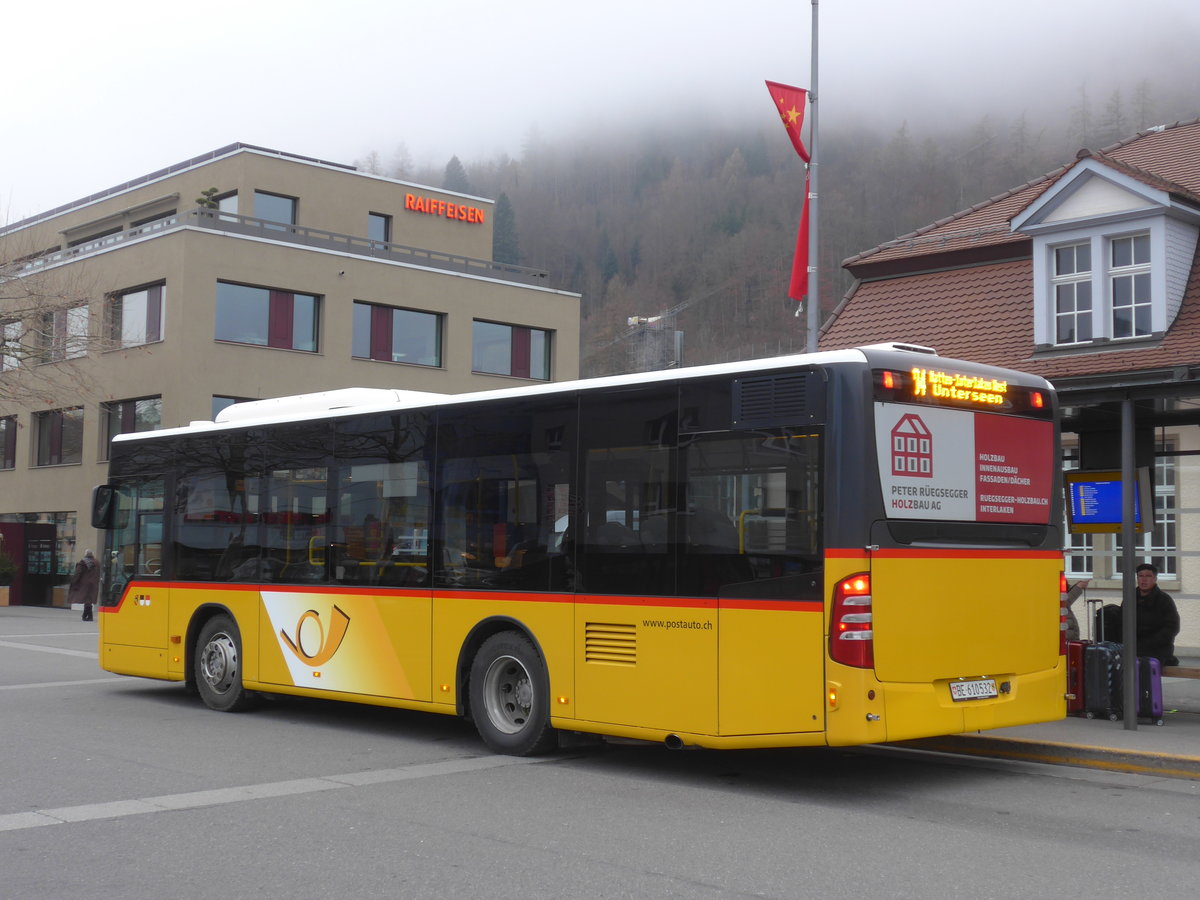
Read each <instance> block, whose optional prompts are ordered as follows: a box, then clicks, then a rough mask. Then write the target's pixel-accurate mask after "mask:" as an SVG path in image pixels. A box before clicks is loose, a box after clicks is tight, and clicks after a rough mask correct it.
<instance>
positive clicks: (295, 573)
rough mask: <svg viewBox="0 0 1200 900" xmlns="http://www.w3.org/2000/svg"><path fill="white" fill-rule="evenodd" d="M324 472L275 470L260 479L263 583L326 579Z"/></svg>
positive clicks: (320, 468) (316, 468) (320, 469)
mask: <svg viewBox="0 0 1200 900" xmlns="http://www.w3.org/2000/svg"><path fill="white" fill-rule="evenodd" d="M328 472H329V470H328V469H326V468H325V467H324V466H311V467H306V468H300V469H276V470H274V471H271V472H268V473H267V476H266V478H264V479H263V484H264V486H265V491H264V493H263V499H262V504H263V511H262V520H263V557H262V566H261V573H260V575H261V578H262V580H263V581H278V582H313V581H324V580H325V544H326V538H325V532H326V530H327V528H328V526H329V509H328V506H327V503H326V493H327V478H328ZM375 540H376V543H378V542H379V533H378V529H376V534H375Z"/></svg>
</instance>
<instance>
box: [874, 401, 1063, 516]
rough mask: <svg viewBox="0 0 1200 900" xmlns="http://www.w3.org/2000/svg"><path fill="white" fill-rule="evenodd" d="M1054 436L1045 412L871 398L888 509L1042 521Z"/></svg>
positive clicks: (1051, 474)
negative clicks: (1038, 416) (1028, 414)
mask: <svg viewBox="0 0 1200 900" xmlns="http://www.w3.org/2000/svg"><path fill="white" fill-rule="evenodd" d="M1053 440H1054V426H1053V423H1051V422H1048V421H1044V420H1034V419H1021V418H1016V417H1013V416H1002V415H993V414H988V413H979V412H972V411H970V410H957V409H936V408H928V407H921V408H917V407H913V406H909V405H903V404H896V403H876V404H875V441H876V449H877V451H878V456H879V481H880V483H881V484H882V486H883V504H884V508H885V509H886V511H887V517H888V518H889V519H946V520H954V521H976V522H1014V523H1023V524H1037V525H1045V524H1048V523H1049V521H1050V511H1051V509H1052V508H1053V507H1052V502H1051V501H1052V497H1053V490H1054V460H1055V454H1054V453H1053V452H1052V450H1053V446H1052V442H1053Z"/></svg>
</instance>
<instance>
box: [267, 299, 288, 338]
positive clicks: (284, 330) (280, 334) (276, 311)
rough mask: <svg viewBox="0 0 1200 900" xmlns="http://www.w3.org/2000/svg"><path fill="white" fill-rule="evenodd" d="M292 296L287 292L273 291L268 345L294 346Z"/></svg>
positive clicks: (268, 322)
mask: <svg viewBox="0 0 1200 900" xmlns="http://www.w3.org/2000/svg"><path fill="white" fill-rule="evenodd" d="M292 306H293V298H292V295H291V294H289V293H287V292H286V291H271V307H270V312H269V313H268V314H267V315H268V321H267V345H268V346H270V347H284V348H286V349H290V348H291V346H292Z"/></svg>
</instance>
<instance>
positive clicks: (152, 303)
mask: <svg viewBox="0 0 1200 900" xmlns="http://www.w3.org/2000/svg"><path fill="white" fill-rule="evenodd" d="M146 340H147V341H159V340H162V285H161V284H159V285H155V286H154V287H152V288H150V289H149V290H148V291H146Z"/></svg>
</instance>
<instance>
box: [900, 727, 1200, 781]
mask: <svg viewBox="0 0 1200 900" xmlns="http://www.w3.org/2000/svg"><path fill="white" fill-rule="evenodd" d="M886 746H892V747H902V748H907V749H910V750H925V751H928V752H931V753H956V754H965V755H968V756H987V757H993V758H999V759H1014V760H1020V761H1022V762H1037V763H1049V764H1051V765H1057V766H1082V767H1084V768H1089V769H1103V770H1105V771H1108V772H1128V773H1130V774H1135V775H1159V776H1163V777H1166V778H1189V779H1193V780H1200V756H1180V755H1169V754H1163V753H1147V752H1145V751H1140V750H1114V749H1112V748H1109V747H1094V746H1085V745H1079V744H1059V743H1054V742H1053V741H1026V740H1019V739H1015V738H994V737H976V736H973V735H950V736H948V737H939V738H921V739H919V740H913V741H897V742H896V743H895V744H890V745H886Z"/></svg>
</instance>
